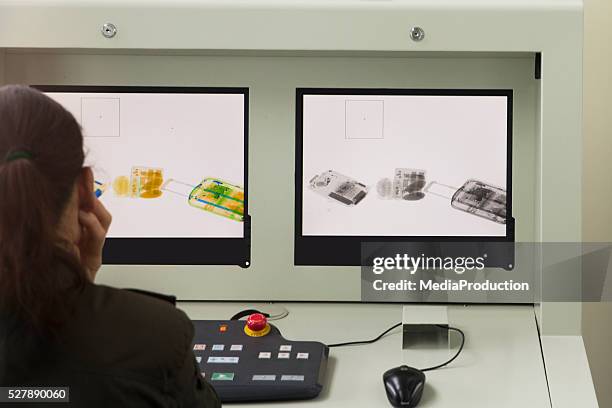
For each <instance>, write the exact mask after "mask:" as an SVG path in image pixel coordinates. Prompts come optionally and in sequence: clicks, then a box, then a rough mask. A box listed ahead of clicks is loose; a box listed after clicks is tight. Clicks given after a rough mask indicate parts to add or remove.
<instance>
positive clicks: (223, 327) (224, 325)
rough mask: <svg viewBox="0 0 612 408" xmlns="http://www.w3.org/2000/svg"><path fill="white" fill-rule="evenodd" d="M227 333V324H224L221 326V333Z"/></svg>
mask: <svg viewBox="0 0 612 408" xmlns="http://www.w3.org/2000/svg"><path fill="white" fill-rule="evenodd" d="M226 331H227V324H222V325H221V326H219V332H221V333H225V332H226Z"/></svg>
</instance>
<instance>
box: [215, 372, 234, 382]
mask: <svg viewBox="0 0 612 408" xmlns="http://www.w3.org/2000/svg"><path fill="white" fill-rule="evenodd" d="M210 379H211V380H212V381H233V380H234V373H213V375H212V377H210Z"/></svg>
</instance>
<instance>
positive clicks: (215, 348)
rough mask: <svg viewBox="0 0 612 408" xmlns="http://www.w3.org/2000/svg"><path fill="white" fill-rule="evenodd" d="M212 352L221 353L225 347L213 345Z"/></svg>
mask: <svg viewBox="0 0 612 408" xmlns="http://www.w3.org/2000/svg"><path fill="white" fill-rule="evenodd" d="M212 350H213V351H223V350H225V345H224V344H213V346H212Z"/></svg>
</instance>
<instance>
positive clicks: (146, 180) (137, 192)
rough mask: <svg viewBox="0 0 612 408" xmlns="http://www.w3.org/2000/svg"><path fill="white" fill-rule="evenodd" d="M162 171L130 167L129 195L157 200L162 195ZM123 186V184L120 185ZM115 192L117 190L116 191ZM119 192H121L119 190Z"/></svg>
mask: <svg viewBox="0 0 612 408" xmlns="http://www.w3.org/2000/svg"><path fill="white" fill-rule="evenodd" d="M163 183H164V176H163V170H162V169H160V168H151V167H138V166H136V167H132V174H131V176H130V184H129V194H130V197H136V198H157V197H160V196H161V195H162V191H161V186H162V184H163ZM121 184H123V183H121ZM116 191H117V190H116ZM120 192H123V191H122V190H120Z"/></svg>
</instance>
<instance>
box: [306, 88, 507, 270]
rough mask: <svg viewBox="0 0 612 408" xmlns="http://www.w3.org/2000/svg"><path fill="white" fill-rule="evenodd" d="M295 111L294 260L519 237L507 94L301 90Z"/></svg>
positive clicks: (355, 258)
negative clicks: (364, 248)
mask: <svg viewBox="0 0 612 408" xmlns="http://www.w3.org/2000/svg"><path fill="white" fill-rule="evenodd" d="M296 106H297V112H296V115H297V117H296V191H295V198H296V199H295V219H296V227H295V231H296V235H295V263H296V265H360V263H361V245H362V244H363V243H364V242H403V241H410V242H507V241H513V240H514V222H513V219H512V91H511V90H431V89H298V90H297V100H296Z"/></svg>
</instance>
